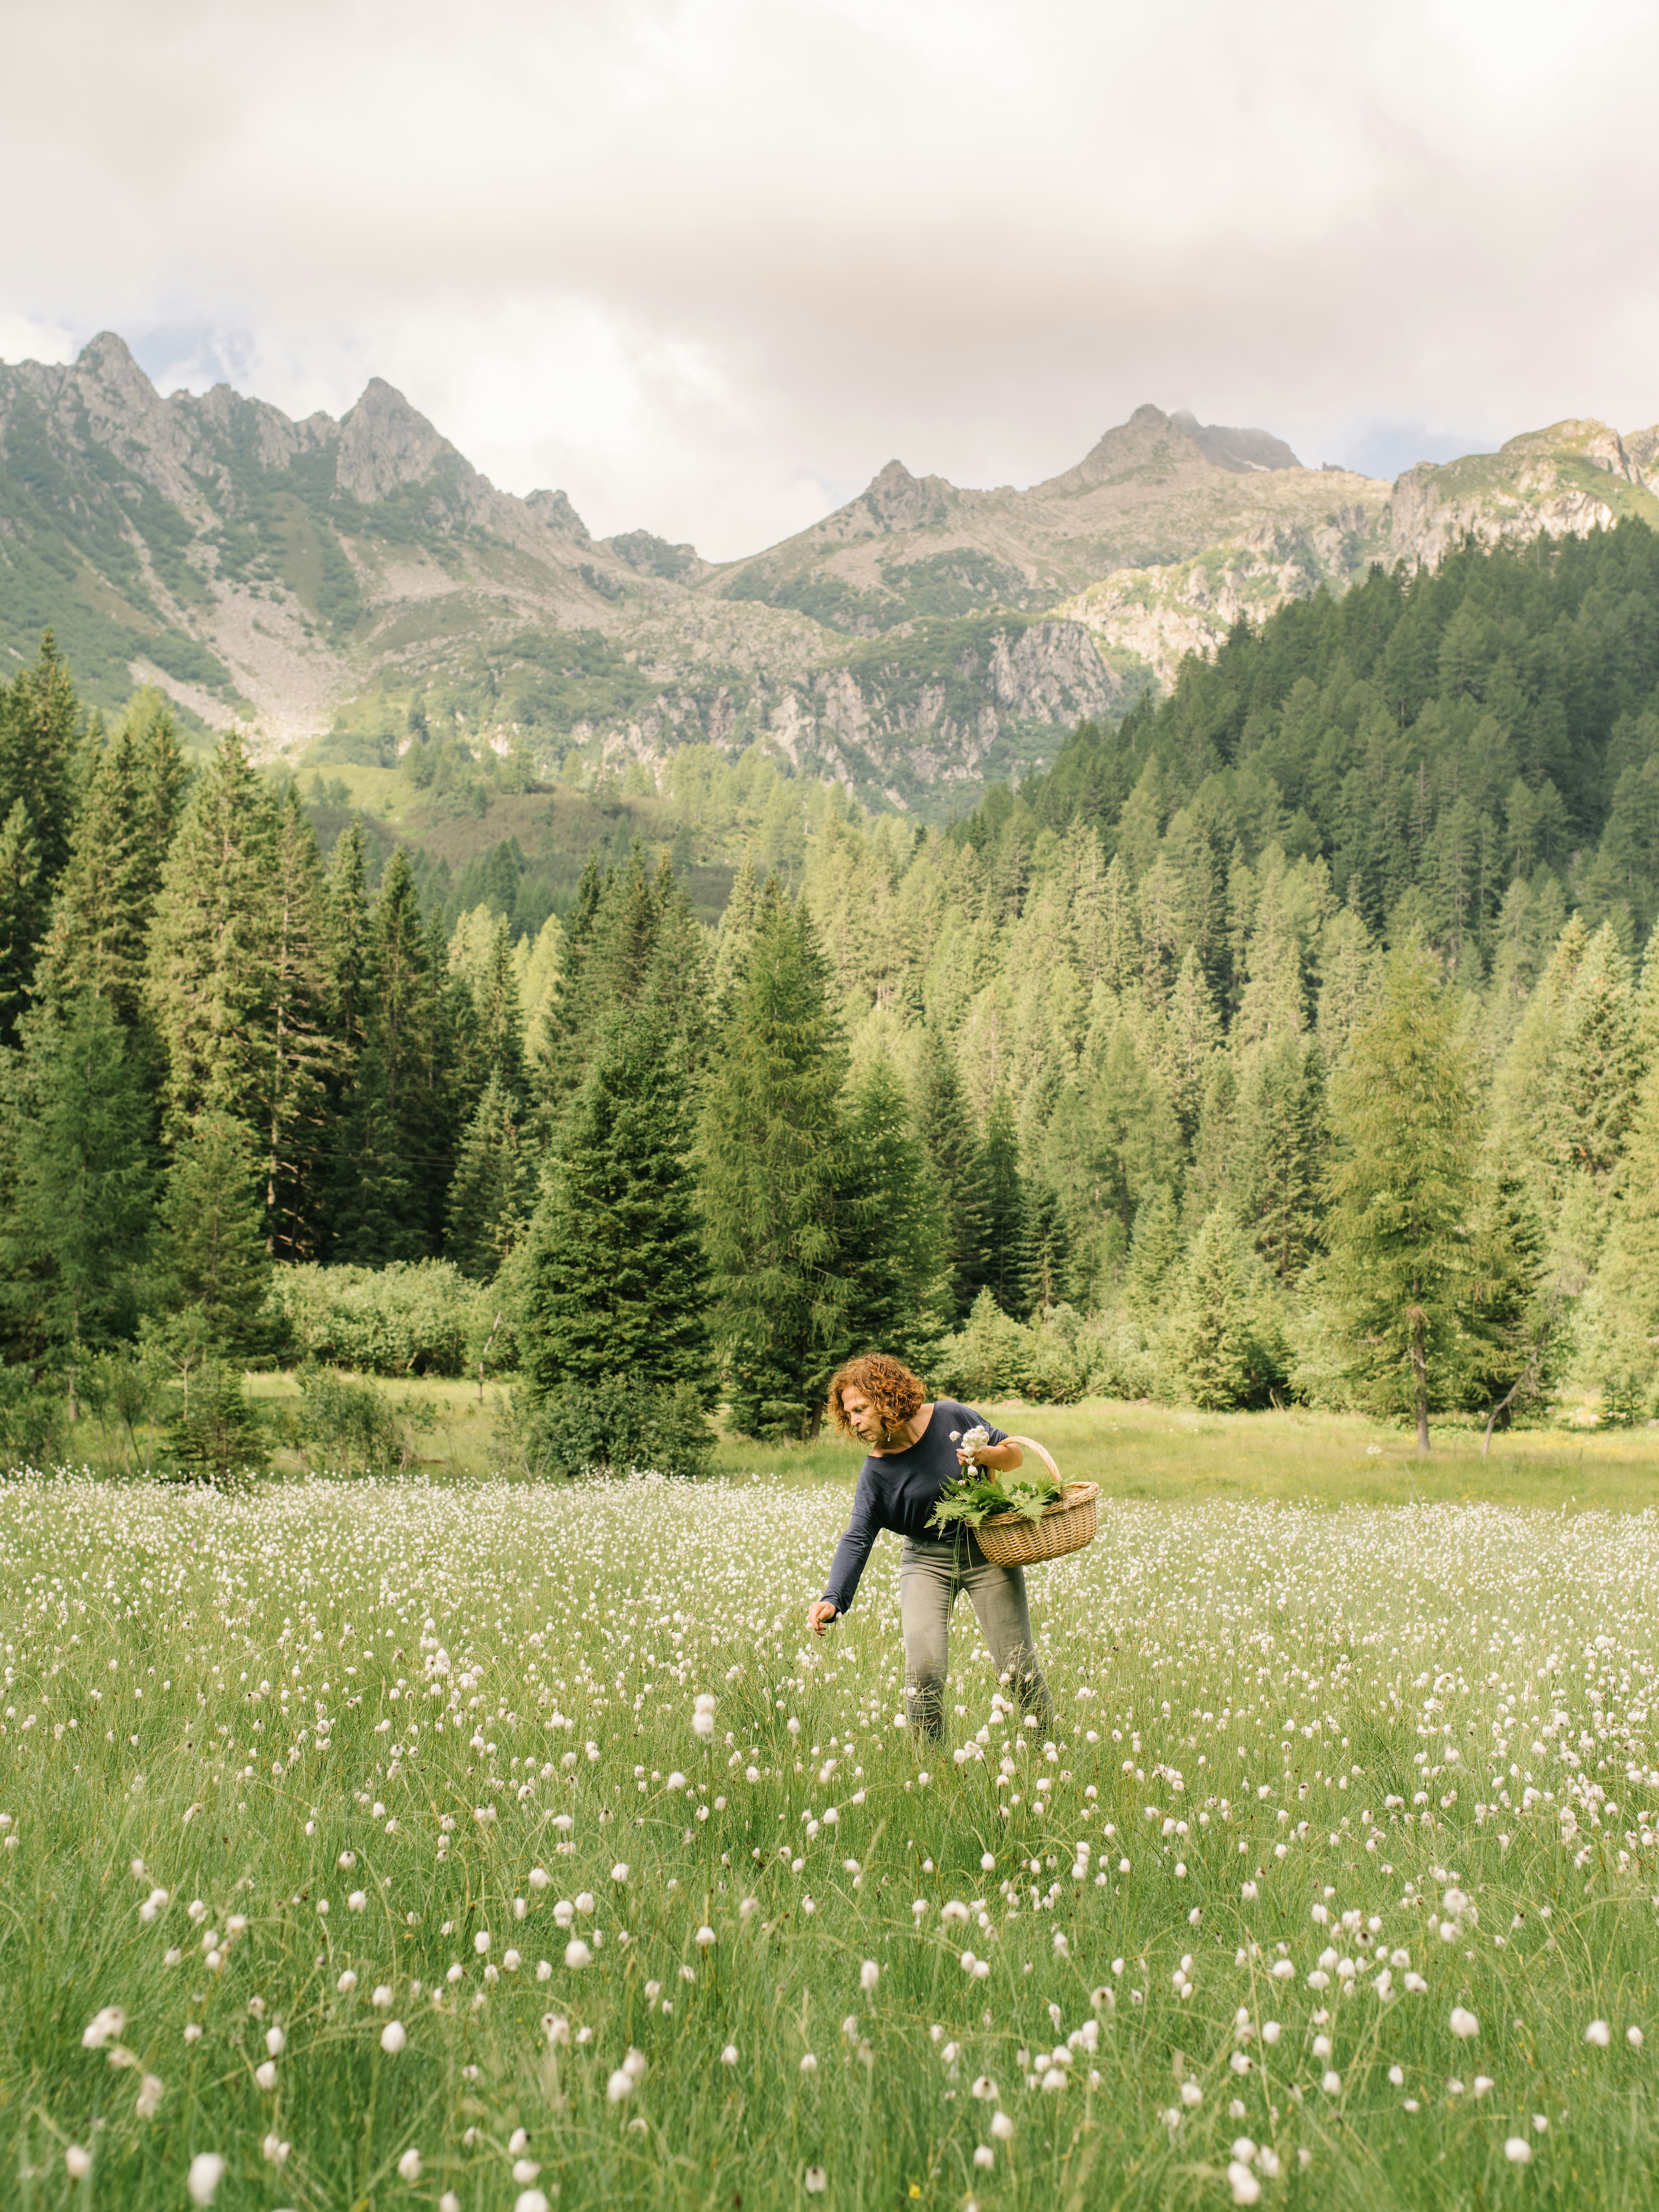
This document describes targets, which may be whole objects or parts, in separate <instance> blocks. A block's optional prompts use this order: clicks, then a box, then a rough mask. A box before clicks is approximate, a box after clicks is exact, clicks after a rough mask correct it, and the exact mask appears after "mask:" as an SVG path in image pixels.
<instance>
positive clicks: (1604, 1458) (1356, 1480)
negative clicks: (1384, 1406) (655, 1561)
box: [716, 1398, 1659, 1510]
mask: <svg viewBox="0 0 1659 2212" xmlns="http://www.w3.org/2000/svg"><path fill="white" fill-rule="evenodd" d="M983 1410H984V1412H985V1413H987V1415H988V1417H989V1418H990V1419H991V1420H992V1421H994V1423H995V1424H996V1425H997V1426H998V1427H999V1428H1002V1429H1006V1430H1007V1431H1009V1432H1010V1433H1011V1434H1013V1433H1018V1434H1021V1435H1024V1436H1029V1437H1036V1439H1037V1441H1038V1442H1039V1443H1043V1444H1046V1445H1047V1446H1048V1449H1049V1451H1050V1452H1051V1453H1052V1454H1053V1455H1054V1459H1055V1460H1056V1462H1058V1464H1059V1467H1060V1473H1061V1474H1063V1475H1065V1476H1066V1477H1067V1478H1068V1479H1071V1480H1086V1481H1090V1482H1097V1483H1099V1485H1100V1486H1101V1489H1102V1492H1103V1494H1104V1495H1105V1496H1107V1497H1109V1498H1168V1499H1176V1498H1217V1497H1220V1498H1282V1499H1287V1500H1304V1499H1307V1500H1313V1501H1316V1502H1318V1503H1320V1504H1328V1505H1340V1504H1377V1505H1381V1504H1401V1503H1402V1502H1406V1501H1408V1500H1413V1499H1437V1500H1453V1499H1462V1498H1488V1499H1491V1500H1493V1501H1495V1502H1499V1503H1502V1504H1515V1505H1548V1506H1556V1507H1559V1506H1562V1505H1571V1506H1574V1507H1580V1506H1589V1505H1596V1506H1603V1507H1607V1508H1608V1509H1613V1510H1616V1509H1620V1508H1627V1509H1637V1510H1639V1509H1640V1508H1642V1507H1644V1506H1646V1505H1650V1504H1659V1429H1656V1430H1650V1429H1628V1430H1617V1429H1615V1430H1601V1431H1588V1430H1583V1429H1571V1428H1554V1427H1551V1428H1538V1429H1522V1430H1518V1431H1514V1432H1512V1433H1511V1434H1510V1435H1508V1436H1503V1435H1499V1436H1496V1437H1494V1438H1493V1441H1492V1452H1491V1455H1490V1456H1489V1457H1486V1458H1484V1459H1483V1458H1482V1456H1481V1452H1480V1443H1481V1438H1480V1430H1479V1429H1473V1430H1472V1429H1468V1428H1453V1429H1445V1430H1441V1429H1437V1430H1436V1431H1434V1432H1433V1436H1432V1438H1431V1442H1432V1445H1433V1449H1432V1450H1431V1453H1430V1455H1429V1457H1428V1458H1427V1459H1426V1460H1419V1458H1418V1456H1417V1450H1416V1443H1415V1440H1414V1438H1413V1437H1410V1436H1408V1435H1407V1434H1406V1433H1404V1432H1403V1431H1401V1430H1400V1429H1397V1428H1390V1427H1387V1426H1385V1425H1383V1424H1382V1423H1381V1422H1376V1421H1368V1420H1365V1419H1362V1418H1361V1417H1359V1416H1358V1415H1357V1414H1344V1413H1306V1412H1303V1411H1301V1410H1300V1409H1297V1410H1294V1411H1291V1412H1287V1413H1197V1412H1195V1411H1194V1409H1193V1408H1192V1407H1168V1406H1154V1405H1150V1404H1146V1403H1144V1402H1143V1403H1138V1404H1125V1403H1124V1402H1123V1401H1121V1400H1119V1399H1113V1398H1091V1399H1087V1400H1085V1401H1084V1402H1083V1403H1082V1404H1081V1405H1077V1406H1028V1405H1024V1404H1021V1403H1019V1402H1018V1401H1014V1402H1011V1403H1009V1404H1006V1405H987V1407H984V1408H983ZM859 1461H860V1452H859V1450H858V1449H857V1447H856V1446H854V1445H849V1444H848V1443H845V1442H844V1441H842V1439H840V1438H837V1437H820V1438H818V1439H817V1441H815V1442H814V1443H809V1444H799V1445H793V1446H791V1445H784V1446H781V1447H780V1446H776V1445H770V1444H768V1445H757V1444H754V1443H749V1442H747V1441H745V1440H744V1439H743V1438H741V1437H732V1436H729V1435H725V1434H723V1435H722V1437H721V1443H720V1451H719V1454H718V1455H717V1458H716V1466H717V1468H718V1469H719V1471H720V1472H721V1473H723V1474H745V1473H749V1472H753V1471H758V1470H762V1469H764V1470H766V1471H768V1472H770V1471H772V1470H774V1469H776V1470H778V1471H779V1472H781V1473H782V1474H785V1475H787V1476H792V1477H795V1478H798V1479H802V1480H814V1481H823V1482H844V1483H847V1484H849V1485H850V1483H851V1482H852V1480H853V1478H854V1474H856V1472H857V1469H858V1466H859Z"/></svg>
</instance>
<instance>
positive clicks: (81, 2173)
mask: <svg viewBox="0 0 1659 2212" xmlns="http://www.w3.org/2000/svg"><path fill="white" fill-rule="evenodd" d="M64 2171H65V2172H67V2174H68V2175H69V2178H70V2180H71V2181H84V2180H85V2179H86V2178H87V2176H88V2174H89V2173H90V2172H92V2153H91V2152H90V2151H89V2150H86V2149H83V2148H82V2146H81V2144H79V2143H71V2144H70V2147H69V2148H68V2149H67V2150H66V2151H65V2152H64Z"/></svg>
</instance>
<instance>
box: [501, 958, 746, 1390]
mask: <svg viewBox="0 0 1659 2212" xmlns="http://www.w3.org/2000/svg"><path fill="white" fill-rule="evenodd" d="M690 1144H691V1125H690V1115H689V1114H688V1111H687V1107H686V1098H685V1085H684V1078H683V1076H682V1074H681V1072H680V1069H679V1066H678V1053H677V1050H676V1047H675V1042H674V1039H673V1037H672V1036H671V1033H670V1032H669V1030H667V1028H666V1025H665V1024H664V1023H663V1022H662V1021H661V1020H660V1019H659V1018H658V1017H657V1014H656V1010H655V1008H654V1006H653V1005H652V1003H651V1001H650V1000H649V999H647V1000H645V1001H644V1002H643V1003H642V1004H641V1005H640V1006H637V1007H635V1008H634V1009H632V1010H630V1011H626V1012H619V1013H618V1014H617V1016H616V1017H615V1018H613V1020H612V1022H611V1024H608V1025H607V1027H606V1029H605V1031H604V1032H603V1034H602V1035H601V1036H600V1038H599V1042H598V1047H597V1049H596V1050H595V1052H594V1053H593V1055H592V1060H591V1061H590V1064H589V1067H588V1072H587V1074H586V1077H585V1078H584V1079H583V1082H582V1087H581V1089H580V1091H578V1092H577V1094H576V1097H575V1099H574V1102H573V1103H572V1105H571V1109H570V1112H569V1115H568V1117H567V1120H566V1122H565V1125H564V1127H563V1129H562V1133H561V1138H560V1143H559V1150H558V1152H557V1154H556V1157H555V1158H553V1159H552V1160H551V1161H550V1163H549V1165H548V1170H547V1176H546V1182H545V1188H544V1195H543V1197H542V1200H541V1202H540V1203H539V1204H538V1206H537V1208H536V1212H535V1215H534V1218H533V1219H532V1223H531V1226H530V1231H529V1234H528V1237H527V1238H526V1247H525V1252H524V1258H523V1263H522V1275H521V1281H522V1284H523V1303H522V1309H521V1313H520V1366H521V1371H522V1372H523V1373H524V1375H525V1376H526V1380H527V1382H528V1383H529V1384H530V1386H531V1388H532V1390H533V1391H534V1392H535V1393H536V1394H537V1395H542V1396H545V1395H548V1394H549V1393H550V1392H552V1391H555V1390H558V1389H569V1388H571V1387H573V1386H574V1387H581V1388H591V1387H592V1385H594V1384H596V1383H599V1382H601V1381H603V1380H604V1379H605V1378H606V1377H608V1376H625V1377H627V1378H629V1380H630V1381H632V1382H633V1383H636V1384H645V1385H649V1386H652V1387H654V1388H657V1389H673V1388H674V1387H675V1386H676V1385H678V1384H690V1385H692V1386H694V1387H695V1388H696V1389H698V1390H700V1391H706V1389H707V1387H708V1383H709V1380H710V1368H711V1362H710V1358H709V1351H708V1290H707V1277H706V1273H705V1266H704V1261H703V1255H702V1238H701V1235H700V1231H699V1225H698V1219H697V1211H696V1186H695V1182H694V1178H693V1174H692V1169H691V1164H690Z"/></svg>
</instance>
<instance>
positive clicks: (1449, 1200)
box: [1325, 939, 1476, 1453]
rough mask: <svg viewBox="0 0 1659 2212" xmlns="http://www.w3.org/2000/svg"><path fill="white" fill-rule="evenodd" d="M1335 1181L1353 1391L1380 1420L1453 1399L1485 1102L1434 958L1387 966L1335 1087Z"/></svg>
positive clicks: (1340, 1299)
mask: <svg viewBox="0 0 1659 2212" xmlns="http://www.w3.org/2000/svg"><path fill="white" fill-rule="evenodd" d="M1331 1128H1332V1138H1333V1151H1334V1156H1333V1158H1332V1161H1331V1164H1330V1166H1329V1168H1328V1170H1327V1174H1326V1178H1325V1189H1326V1196H1327V1200H1328V1209H1329V1211H1328V1216H1327V1220H1326V1225H1325V1237H1326V1242H1327V1245H1328V1250H1329V1253H1330V1262H1329V1268H1328V1279H1329V1281H1330V1284H1331V1286H1332V1289H1333V1291H1334V1295H1335V1298H1336V1301H1337V1305H1338V1310H1339V1314H1340V1320H1341V1322H1342V1324H1343V1326H1344V1328H1345V1332H1346V1338H1347V1341H1348V1344H1349V1346H1350V1351H1351V1356H1352V1373H1353V1376H1354V1378H1355V1381H1356V1383H1357V1384H1358V1387H1359V1389H1361V1391H1362V1392H1363V1393H1364V1395H1365V1396H1366V1398H1367V1399H1368V1400H1369V1401H1370V1404H1371V1405H1372V1406H1373V1407H1375V1408H1376V1410H1377V1411H1378V1412H1383V1413H1410V1414H1411V1415H1413V1417H1414V1418H1415V1421H1416V1425H1417V1448H1418V1450H1419V1453H1426V1452H1427V1450H1428V1449H1429V1409H1430V1407H1431V1405H1436V1404H1438V1405H1444V1404H1447V1403H1449V1402H1452V1401H1455V1397H1456V1395H1457V1392H1458V1389H1459V1388H1460V1385H1461V1383H1462V1374H1463V1370H1465V1368H1466V1367H1467V1364H1468V1351H1469V1346H1468V1332H1467V1328H1466V1326H1465V1320H1464V1316H1465V1314H1466V1311H1467V1307H1468V1293H1469V1285H1470V1278H1471V1273H1472V1267H1473V1257H1472V1252H1471V1247H1470V1233H1471V1231H1470V1215H1471V1210H1472V1206H1473V1203H1474V1145H1475V1135H1476V1121H1475V1103H1474V1085H1473V1079H1472V1073H1471V1070H1470V1067H1469V1064H1468V1054H1467V1053H1466V1051H1465V1049H1464V1048H1463V1046H1462V1043H1461V1042H1460V1041H1459V1039H1458V1036H1457V1033H1456V1018H1455V1009H1454V1006H1453V1005H1452V1003H1451V1001H1450V999H1449V994H1448V993H1447V992H1446V991H1445V990H1444V989H1443V987H1442V986H1441V984H1440V981H1439V978H1438V975H1437V971H1436V964H1435V961H1434V958H1433V956H1432V955H1431V953H1430V952H1429V951H1427V950H1426V949H1425V947H1424V945H1422V944H1421V943H1420V942H1419V941H1418V940H1415V939H1408V940H1407V943H1406V944H1405V945H1404V946H1402V947H1401V948H1400V949H1399V950H1398V951H1395V952H1393V953H1391V954H1390V955H1389V959H1388V962H1387V963H1386V966H1385V968H1384V971H1383V991H1382V996H1381V999H1380V1001H1379V1003H1378V1005H1377V1007H1376V1011H1375V1012H1373V1013H1372V1014H1371V1016H1370V1018H1369V1019H1368V1020H1366V1021H1365V1022H1364V1023H1363V1024H1361V1026H1360V1027H1359V1028H1358V1030H1356V1032H1355V1034H1354V1036H1353V1039H1352V1043H1351V1045H1350V1048H1349V1054H1348V1058H1347V1060H1346V1063H1345V1064H1344V1066H1342V1067H1341V1068H1340V1070H1339V1071H1338V1073H1337V1074H1336V1076H1335V1077H1334V1079H1333V1082H1332V1086H1331Z"/></svg>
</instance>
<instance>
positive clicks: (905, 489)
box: [860, 461, 950, 531]
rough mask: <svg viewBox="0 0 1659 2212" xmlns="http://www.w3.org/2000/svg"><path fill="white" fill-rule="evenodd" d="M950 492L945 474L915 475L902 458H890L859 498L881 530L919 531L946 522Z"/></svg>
mask: <svg viewBox="0 0 1659 2212" xmlns="http://www.w3.org/2000/svg"><path fill="white" fill-rule="evenodd" d="M949 494H950V486H949V485H948V484H947V483H945V479H944V478H943V477H913V476H912V475H911V473H910V471H909V470H908V469H907V468H906V467H905V465H904V464H903V462H902V461H889V462H888V464H887V465H886V467H885V468H884V469H883V470H882V471H880V473H879V474H878V475H877V476H874V477H872V478H871V480H870V482H869V483H868V484H866V487H865V489H864V491H863V492H862V494H861V495H860V497H861V499H862V501H863V504H864V505H865V507H867V508H868V509H869V512H870V514H871V516H872V519H873V520H874V522H875V525H876V527H877V528H878V530H883V531H893V530H920V529H921V528H922V527H923V526H924V525H926V524H927V523H929V522H940V521H943V520H944V518H945V513H946V511H947V509H948V507H949V506H950V498H949Z"/></svg>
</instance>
